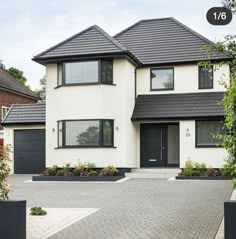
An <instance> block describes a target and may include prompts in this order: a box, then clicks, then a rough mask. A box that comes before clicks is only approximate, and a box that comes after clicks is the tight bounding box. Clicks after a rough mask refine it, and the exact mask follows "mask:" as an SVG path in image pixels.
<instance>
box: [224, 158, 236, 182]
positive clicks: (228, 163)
mask: <svg viewBox="0 0 236 239" xmlns="http://www.w3.org/2000/svg"><path fill="white" fill-rule="evenodd" d="M221 174H222V176H228V175H232V176H233V177H234V178H235V177H236V165H235V163H234V161H233V160H232V159H227V160H225V162H224V165H223V168H222V169H221Z"/></svg>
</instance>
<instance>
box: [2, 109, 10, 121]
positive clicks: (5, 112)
mask: <svg viewBox="0 0 236 239" xmlns="http://www.w3.org/2000/svg"><path fill="white" fill-rule="evenodd" d="M8 110H9V107H5V106H2V120H3V119H4V118H5V116H6V115H7V112H8Z"/></svg>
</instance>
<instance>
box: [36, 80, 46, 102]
mask: <svg viewBox="0 0 236 239" xmlns="http://www.w3.org/2000/svg"><path fill="white" fill-rule="evenodd" d="M34 93H35V94H36V95H37V96H38V97H40V98H41V99H42V102H46V77H45V76H44V77H43V78H41V79H40V89H36V90H35V91H34Z"/></svg>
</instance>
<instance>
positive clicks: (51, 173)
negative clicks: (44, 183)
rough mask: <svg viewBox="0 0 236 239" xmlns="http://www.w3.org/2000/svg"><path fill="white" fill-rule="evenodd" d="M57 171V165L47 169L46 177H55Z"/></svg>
mask: <svg viewBox="0 0 236 239" xmlns="http://www.w3.org/2000/svg"><path fill="white" fill-rule="evenodd" d="M57 169H58V167H57V165H53V166H52V167H50V168H47V169H46V175H48V176H55V175H56V174H57Z"/></svg>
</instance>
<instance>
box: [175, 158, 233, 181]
mask: <svg viewBox="0 0 236 239" xmlns="http://www.w3.org/2000/svg"><path fill="white" fill-rule="evenodd" d="M175 178H176V179H181V180H183V179H184V180H185V179H186V180H232V176H231V175H230V171H229V165H228V163H227V162H226V163H225V165H224V167H223V168H221V169H218V168H212V167H207V166H206V165H205V164H204V163H201V164H200V163H196V162H193V161H190V160H188V161H186V162H185V167H184V168H183V169H182V172H181V173H180V174H179V175H178V176H176V177H175Z"/></svg>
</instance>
